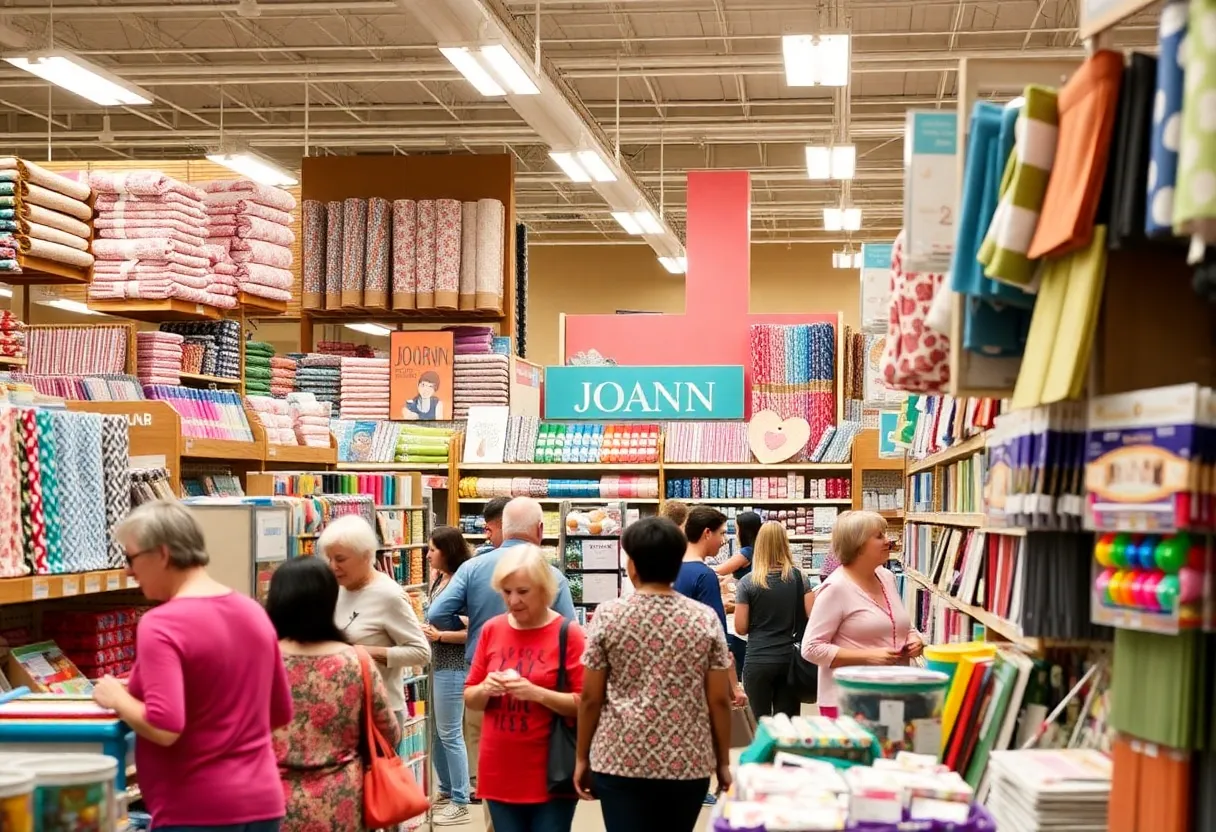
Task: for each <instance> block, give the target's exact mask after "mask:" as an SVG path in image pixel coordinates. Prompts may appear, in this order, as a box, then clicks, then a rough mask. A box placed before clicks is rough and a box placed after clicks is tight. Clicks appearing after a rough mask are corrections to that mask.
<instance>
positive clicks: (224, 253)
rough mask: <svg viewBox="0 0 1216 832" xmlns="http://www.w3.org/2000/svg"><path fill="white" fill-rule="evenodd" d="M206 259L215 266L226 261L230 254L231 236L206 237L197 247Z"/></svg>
mask: <svg viewBox="0 0 1216 832" xmlns="http://www.w3.org/2000/svg"><path fill="white" fill-rule="evenodd" d="M199 251H200V252H201V253H202V255H203V256H204V257H206V259H207V261H208V262H209V263H210V264H212V265H215V266H218V265H220V264H221V263H228V262H230V261H229V258H230V257H231V255H232V238H231V237H215V238H211V237H209V238H207V242H206V243H204V244H203V245H202V247H201V248H200V249H199Z"/></svg>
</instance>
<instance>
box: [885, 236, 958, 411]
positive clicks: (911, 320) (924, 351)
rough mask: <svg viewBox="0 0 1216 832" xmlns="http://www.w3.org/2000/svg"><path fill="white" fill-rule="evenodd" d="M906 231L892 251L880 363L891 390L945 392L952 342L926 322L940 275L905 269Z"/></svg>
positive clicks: (940, 279) (941, 279)
mask: <svg viewBox="0 0 1216 832" xmlns="http://www.w3.org/2000/svg"><path fill="white" fill-rule="evenodd" d="M903 248H904V232H902V231H901V232H900V233H899V235H898V236H897V237H896V238H895V244H894V245H893V247H892V250H891V278H890V286H891V307H890V310H889V312H888V320H887V338H886V344H885V346H884V348H883V354H882V358H881V360H880V363H879V367H880V370H881V372H882V377H883V383H884V384H886V386H887V387H889V388H891V389H892V390H905V391H908V392H914V393H942V392H945V391H946V389H947V388H948V387H949V384H950V360H949V359H950V342H949V340H948V339H947V338H946V336H945V335H943V334H941V333H940V332H935V331H933V330H930V329H928V328H927V327H925V325H924V319H925V315H926V314H928V311H929V304H930V303H932V301H933V296H934V295H935V294H936V292H937V291H938V289H940V288H941V287H942V282H943V280H944V278H943V276H942V275H940V274H932V273H928V272H925V273H915V272H905V271H904V269H903Z"/></svg>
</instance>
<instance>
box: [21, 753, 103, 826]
mask: <svg viewBox="0 0 1216 832" xmlns="http://www.w3.org/2000/svg"><path fill="white" fill-rule="evenodd" d="M21 767H22V769H24V770H25V771H28V772H30V773H31V774H33V775H34V818H35V821H36V826H35V828H36V829H47V830H51V829H54V830H109V829H116V828H117V826H118V806H117V802H116V800H115V794H114V779H115V776H116V774H117V769H118V762H117V761H116V760H115V759H114V758H113V757H107V756H105V755H104V754H56V755H53V756H52V755H49V754H34V755H31V756H29V757H27V758H25V759H24V760H23V761H22V763H21Z"/></svg>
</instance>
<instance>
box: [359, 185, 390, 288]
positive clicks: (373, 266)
mask: <svg viewBox="0 0 1216 832" xmlns="http://www.w3.org/2000/svg"><path fill="white" fill-rule="evenodd" d="M392 245H393V204H392V203H391V202H389V201H388V200H387V199H380V198H378V197H374V198H372V199H369V200H368V201H367V239H366V243H365V246H366V248H365V252H364V263H363V301H362V305H363V306H364V307H365V308H367V309H388V307H389V281H390V279H391V278H390V276H389V272H390V270H391V269H392Z"/></svg>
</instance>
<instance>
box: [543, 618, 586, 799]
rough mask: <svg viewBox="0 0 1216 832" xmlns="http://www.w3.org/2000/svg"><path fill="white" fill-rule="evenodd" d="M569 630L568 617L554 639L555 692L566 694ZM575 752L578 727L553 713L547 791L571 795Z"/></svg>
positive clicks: (562, 795)
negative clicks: (555, 653) (555, 646)
mask: <svg viewBox="0 0 1216 832" xmlns="http://www.w3.org/2000/svg"><path fill="white" fill-rule="evenodd" d="M569 631H570V620H569V619H566V620H565V621H563V622H562V631H561V635H559V636H558V638H557V685H556V686H555V688H554V690H556V691H557V692H558V693H569V691H567V690H566V688H567V687H569V684H570V680H569V676H568V674H567V673H566V640H567V636H568V633H569ZM577 752H578V728H577V726H576V725H570V724H568V723H567V722H566V718H565V717H564V716H562V715H561V714H554V715H553V725H552V727H551V728H550V731H549V764H548V768H547V771H546V772H545V773H546V778H545V779H546V782H547V783H548V786H549V794H552V795H557V796H559V797H574V796H577V794H578V792H576V791H575V790H574V758H575V756H576V754H577Z"/></svg>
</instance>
